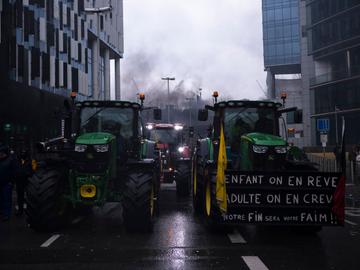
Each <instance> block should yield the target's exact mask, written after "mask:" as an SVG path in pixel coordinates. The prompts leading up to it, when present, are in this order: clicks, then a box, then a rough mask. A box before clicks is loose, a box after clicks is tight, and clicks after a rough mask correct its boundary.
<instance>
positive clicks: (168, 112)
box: [161, 77, 175, 123]
mask: <svg viewBox="0 0 360 270" xmlns="http://www.w3.org/2000/svg"><path fill="white" fill-rule="evenodd" d="M161 79H162V80H163V81H167V91H168V98H167V99H168V103H170V81H175V78H174V77H163V78H161ZM167 121H168V123H170V108H169V104H168V107H167Z"/></svg>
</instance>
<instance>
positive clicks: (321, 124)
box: [316, 118, 330, 132]
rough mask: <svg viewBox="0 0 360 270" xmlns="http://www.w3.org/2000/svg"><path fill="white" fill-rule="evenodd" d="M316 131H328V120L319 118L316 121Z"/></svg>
mask: <svg viewBox="0 0 360 270" xmlns="http://www.w3.org/2000/svg"><path fill="white" fill-rule="evenodd" d="M316 127H317V130H318V131H320V132H328V131H329V130H330V120H329V118H320V119H317V121H316Z"/></svg>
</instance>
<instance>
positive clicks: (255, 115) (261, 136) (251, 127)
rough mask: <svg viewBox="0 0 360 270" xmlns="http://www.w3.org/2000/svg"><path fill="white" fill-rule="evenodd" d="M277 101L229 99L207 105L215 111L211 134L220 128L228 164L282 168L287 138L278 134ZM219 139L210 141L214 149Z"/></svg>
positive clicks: (233, 167) (247, 168)
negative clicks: (222, 133)
mask: <svg viewBox="0 0 360 270" xmlns="http://www.w3.org/2000/svg"><path fill="white" fill-rule="evenodd" d="M281 107H282V105H281V104H280V103H275V102H271V101H248V100H231V101H227V102H219V103H216V104H215V105H214V106H213V107H211V106H207V109H210V110H213V111H214V112H215V117H214V123H213V137H214V138H220V136H221V134H220V133H221V127H222V128H223V132H224V139H225V144H226V155H227V159H228V161H229V162H228V168H229V169H230V168H232V169H240V170H256V169H258V168H261V169H262V170H274V169H280V168H282V166H283V164H284V161H285V158H286V153H287V142H286V140H284V139H283V138H281V137H280V136H279V116H280V115H281V113H280V108H281ZM218 142H219V139H217V140H215V142H214V150H217V145H218Z"/></svg>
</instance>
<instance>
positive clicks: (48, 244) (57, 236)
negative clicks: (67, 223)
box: [40, 234, 60, 248]
mask: <svg viewBox="0 0 360 270" xmlns="http://www.w3.org/2000/svg"><path fill="white" fill-rule="evenodd" d="M59 237H60V234H54V235H53V236H51V237H50V238H49V239H48V240H46V241H45V242H44V243H42V245H41V246H40V247H43V248H45V247H49V246H50V245H51V244H52V243H53V242H54V241H55V240H56V239H58V238H59Z"/></svg>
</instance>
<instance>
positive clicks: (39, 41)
mask: <svg viewBox="0 0 360 270" xmlns="http://www.w3.org/2000/svg"><path fill="white" fill-rule="evenodd" d="M0 21H1V27H0V28H1V30H0V49H1V52H0V53H1V59H3V61H2V62H1V66H0V67H1V85H2V87H1V89H0V98H1V100H0V102H1V106H0V115H1V119H0V125H1V127H3V126H4V125H6V126H10V127H11V133H12V134H13V135H14V134H16V133H19V132H20V133H22V132H24V131H26V133H30V131H29V130H30V129H36V131H38V130H43V131H44V132H42V133H44V134H45V133H47V134H49V133H51V134H49V136H50V135H55V133H56V132H57V128H56V127H54V124H53V122H55V120H54V119H49V115H51V114H52V113H53V110H54V109H55V107H56V109H57V110H58V108H57V107H61V106H62V102H63V101H64V99H65V98H67V97H69V96H70V93H71V92H76V93H77V99H78V100H85V99H110V60H111V59H113V60H114V61H113V62H114V64H115V96H116V98H117V99H120V59H121V58H122V55H123V6H122V0H116V1H114V0H113V1H109V0H91V1H90V0H53V1H45V0H2V1H1V2H0ZM38 123H42V125H41V126H39V124H38ZM47 125H48V127H51V128H48V127H47ZM0 132H3V128H1V131H0ZM0 135H1V134H0Z"/></svg>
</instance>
